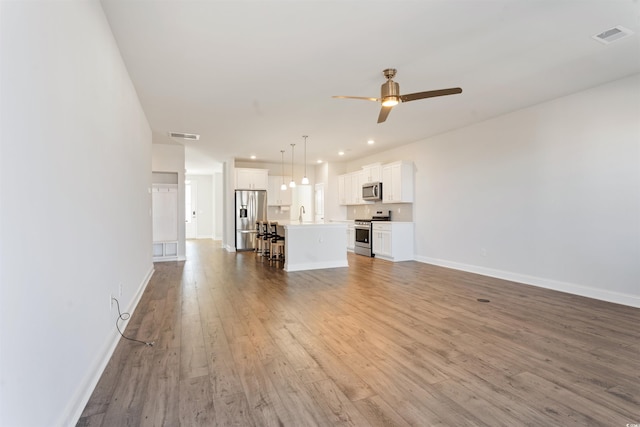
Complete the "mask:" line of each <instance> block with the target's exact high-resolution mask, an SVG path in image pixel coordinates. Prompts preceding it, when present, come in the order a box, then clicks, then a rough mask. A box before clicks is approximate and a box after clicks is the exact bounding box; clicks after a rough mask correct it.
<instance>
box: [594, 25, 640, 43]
mask: <svg viewBox="0 0 640 427" xmlns="http://www.w3.org/2000/svg"><path fill="white" fill-rule="evenodd" d="M631 34H633V31H631V30H629V29H628V28H625V27H622V26H620V25H618V26H617V27H613V28H610V29H608V30H606V31H603V32H601V33H600V34H596V35H595V36H593V38H594V39H596V40H598V41H599V42H600V43H604V44H609V43H613V42H614V41H616V40H620V39H622V38H624V37H627V36H630V35H631Z"/></svg>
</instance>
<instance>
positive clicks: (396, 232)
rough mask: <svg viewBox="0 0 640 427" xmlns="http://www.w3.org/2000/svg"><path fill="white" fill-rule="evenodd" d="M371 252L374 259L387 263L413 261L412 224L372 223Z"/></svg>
mask: <svg viewBox="0 0 640 427" xmlns="http://www.w3.org/2000/svg"><path fill="white" fill-rule="evenodd" d="M372 234H373V235H372V237H371V244H372V251H373V253H374V254H375V256H376V258H382V259H386V260H389V261H410V260H413V223H412V222H393V221H392V222H385V221H379V222H375V221H374V222H373V224H372Z"/></svg>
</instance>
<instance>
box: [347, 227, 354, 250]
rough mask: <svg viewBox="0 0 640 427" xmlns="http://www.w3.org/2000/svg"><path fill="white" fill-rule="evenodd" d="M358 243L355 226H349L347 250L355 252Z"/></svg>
mask: <svg viewBox="0 0 640 427" xmlns="http://www.w3.org/2000/svg"><path fill="white" fill-rule="evenodd" d="M355 243H356V230H355V228H354V225H353V224H347V250H348V251H352V252H353V248H354V246H355Z"/></svg>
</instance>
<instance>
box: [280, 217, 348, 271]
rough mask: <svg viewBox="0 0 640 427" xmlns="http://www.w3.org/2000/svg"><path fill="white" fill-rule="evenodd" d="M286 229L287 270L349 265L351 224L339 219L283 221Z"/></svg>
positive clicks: (285, 251)
mask: <svg viewBox="0 0 640 427" xmlns="http://www.w3.org/2000/svg"><path fill="white" fill-rule="evenodd" d="M278 226H279V227H282V228H283V229H284V270H285V271H302V270H317V269H321V268H335V267H348V266H349V264H348V262H347V248H346V246H345V236H346V233H347V225H346V224H344V223H338V222H299V221H279V223H278Z"/></svg>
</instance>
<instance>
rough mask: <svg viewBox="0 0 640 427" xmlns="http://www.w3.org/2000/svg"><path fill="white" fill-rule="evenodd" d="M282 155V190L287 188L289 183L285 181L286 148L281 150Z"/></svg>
mask: <svg viewBox="0 0 640 427" xmlns="http://www.w3.org/2000/svg"><path fill="white" fill-rule="evenodd" d="M280 155H281V156H282V185H281V186H280V190H283V191H284V190H286V189H287V184H285V183H284V150H280Z"/></svg>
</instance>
